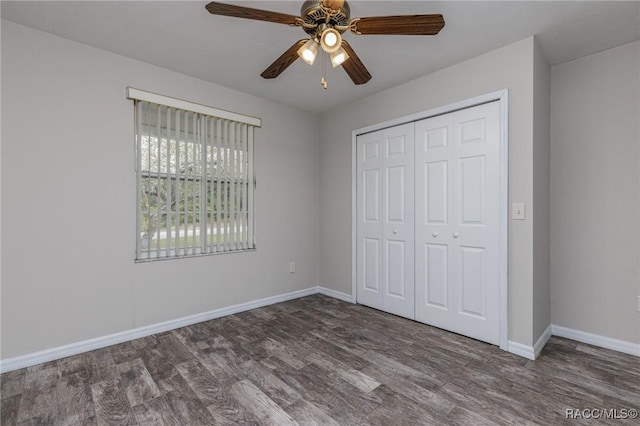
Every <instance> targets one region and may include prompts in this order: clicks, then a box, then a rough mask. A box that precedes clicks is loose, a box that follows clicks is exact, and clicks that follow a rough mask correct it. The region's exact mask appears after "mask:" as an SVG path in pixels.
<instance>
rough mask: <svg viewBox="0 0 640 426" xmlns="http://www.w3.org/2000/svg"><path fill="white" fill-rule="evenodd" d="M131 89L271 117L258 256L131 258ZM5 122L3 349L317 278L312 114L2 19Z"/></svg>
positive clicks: (261, 142)
mask: <svg viewBox="0 0 640 426" xmlns="http://www.w3.org/2000/svg"><path fill="white" fill-rule="evenodd" d="M127 86H133V87H137V88H140V89H144V90H149V91H153V92H157V93H162V94H166V95H169V96H174V97H178V98H183V99H188V100H191V101H194V102H199V103H203V104H207V105H211V106H214V107H217V108H222V109H226V110H231V111H237V112H241V113H245V114H248V115H253V116H257V117H261V118H262V120H263V127H262V128H261V129H258V130H257V131H256V173H257V179H258V187H257V194H256V196H257V198H256V220H257V223H256V231H257V244H258V250H257V251H256V252H250V253H237V254H227V255H218V256H205V257H199V258H190V259H179V260H169V261H160V262H152V263H143V264H134V262H133V258H134V252H135V216H136V208H135V175H134V155H133V153H134V151H133V106H132V102H131V101H129V100H127V99H125V88H126V87H127ZM2 124H3V126H2V305H1V308H2V353H1V357H2V359H6V358H9V357H14V356H18V355H22V354H26V353H30V352H34V351H38V350H42V349H46V348H51V347H55V346H60V345H64V344H68V343H72V342H78V341H82V340H85V339H89V338H93V337H100V336H104V335H107V334H110V333H114V332H118V331H123V330H128V329H131V328H135V327H139V326H143V325H148V324H153V323H157V322H160V321H166V320H171V319H175V318H179V317H182V316H186V315H191V314H196V313H200V312H205V311H208V310H212V309H215V308H220V307H224V306H230V305H234V304H237V303H241V302H246V301H250V300H255V299H259V298H263V297H267V296H272V295H278V294H282V293H286V292H290V291H294V290H298V289H303V288H308V287H311V286H317V285H318V244H317V241H318V227H317V226H316V225H315V224H317V223H318V220H319V219H318V182H319V165H318V156H319V152H318V145H319V140H318V136H317V135H318V131H319V118H318V117H317V116H315V115H312V114H309V113H304V112H301V111H298V110H295V109H292V108H289V107H285V106H282V105H279V104H275V103H272V102H268V101H265V100H263V99H259V98H256V97H253V96H249V95H246V94H243V93H239V92H237V91H233V90H229V89H226V88H223V87H220V86H216V85H213V84H209V83H205V82H203V81H200V80H196V79H194V78H190V77H186V76H184V75H181V74H177V73H173V72H170V71H167V70H164V69H161V68H158V67H154V66H151V65H148V64H145V63H142V62H138V61H135V60H131V59H128V58H125V57H122V56H117V55H114V54H111V53H108V52H105V51H102V50H98V49H95V48H91V47H88V46H85V45H82V44H78V43H74V42H71V41H67V40H64V39H61V38H58V37H55V36H52V35H48V34H46V33H42V32H38V31H35V30H32V29H28V28H26V27H23V26H20V25H17V24H14V23H12V22H8V21H2ZM292 200H293V201H294V202H292ZM289 261H295V262H296V263H297V272H296V273H295V274H289V271H288V264H289Z"/></svg>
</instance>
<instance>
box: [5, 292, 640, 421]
mask: <svg viewBox="0 0 640 426" xmlns="http://www.w3.org/2000/svg"><path fill="white" fill-rule="evenodd" d="M0 381H1V391H0V394H1V401H2V405H1V412H0V413H1V420H0V423H1V424H2V425H37V424H48V425H49V424H50V425H136V424H137V425H163V424H166V425H210V424H265V425H289V424H308V425H366V424H372V425H385V426H388V425H409V424H420V425H429V424H433V425H447V424H450V425H490V424H509V425H527V424H541V425H558V424H616V425H619V424H636V425H637V424H640V422H639V421H638V420H637V419H635V420H632V419H610V420H603V419H599V420H594V419H582V420H573V419H566V418H565V413H566V410H567V409H591V408H606V409H617V410H622V409H627V410H630V409H635V410H638V409H640V358H637V357H634V356H630V355H624V354H620V353H617V352H613V351H609V350H606V349H601V348H596V347H593V346H589V345H585V344H581V343H577V342H574V341H571V340H566V339H561V338H557V337H553V338H552V339H551V340H550V341H549V343H548V344H547V346H546V347H545V349H544V351H543V353H542V355H541V356H540V358H539V359H538V360H537V361H535V362H533V361H528V360H526V359H524V358H520V357H518V356H515V355H512V354H509V353H506V352H503V351H501V350H500V349H498V348H497V347H494V346H491V345H487V344H484V343H481V342H478V341H476V340H473V339H469V338H466V337H462V336H459V335H456V334H452V333H448V332H445V331H442V330H439V329H436V328H433V327H429V326H426V325H423V324H419V323H416V322H413V321H409V320H405V319H402V318H399V317H396V316H393V315H389V314H385V313H382V312H379V311H376V310H373V309H369V308H366V307H363V306H358V305H352V304H348V303H344V302H341V301H338V300H336V299H332V298H329V297H326V296H322V295H314V296H310V297H305V298H301V299H297V300H293V301H290V302H285V303H280V304H277V305H272V306H269V307H265V308H260V309H254V310H252V311H248V312H244V313H240V314H236V315H231V316H228V317H224V318H220V319H216V320H212V321H208V322H204V323H200V324H196V325H193V326H189V327H185V328H181V329H178V330H173V331H170V332H167V333H162V334H158V335H153V336H149V337H145V338H142V339H138V340H135V341H131V342H127V343H123V344H119V345H115V346H111V347H108V348H104V349H100V350H96V351H93V352H89V353H85V354H81V355H76V356H72V357H68V358H65V359H61V360H58V361H53V362H48V363H45V364H41V365H37V366H34V367H30V368H26V369H22V370H18V371H12V372H8V373H5V374H2V376H1V378H0ZM620 413H622V411H618V414H620Z"/></svg>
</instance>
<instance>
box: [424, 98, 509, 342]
mask: <svg viewBox="0 0 640 426" xmlns="http://www.w3.org/2000/svg"><path fill="white" fill-rule="evenodd" d="M499 142H500V137H499V104H498V102H492V103H488V104H485V105H480V106H476V107H473V108H469V109H464V110H460V111H457V112H454V113H450V114H446V115H442V116H437V117H433V118H429V119H426V120H422V121H418V122H416V123H415V145H416V146H415V161H416V163H415V164H416V170H415V172H416V173H415V176H416V181H415V182H416V183H415V204H416V227H415V235H416V252H415V253H416V262H415V265H416V268H415V279H416V284H415V290H416V292H415V295H416V312H415V314H416V316H415V318H416V320H418V321H421V322H425V323H428V324H431V325H434V326H436V327H441V328H444V329H447V330H450V331H454V332H456V333H460V334H463V335H466V336H469V337H473V338H476V339H479V340H483V341H485V342H489V343H493V344H499V343H500V336H499V333H500V323H499V284H498V282H499V276H498V273H499V217H500V216H499V183H500V182H499V166H500V144H499Z"/></svg>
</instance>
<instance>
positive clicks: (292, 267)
mask: <svg viewBox="0 0 640 426" xmlns="http://www.w3.org/2000/svg"><path fill="white" fill-rule="evenodd" d="M295 272H296V262H289V273H290V274H293V273H295Z"/></svg>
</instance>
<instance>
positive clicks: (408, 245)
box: [356, 123, 415, 319]
mask: <svg viewBox="0 0 640 426" xmlns="http://www.w3.org/2000/svg"><path fill="white" fill-rule="evenodd" d="M413 150H414V125H413V123H409V124H405V125H402V126H396V127H392V128H389V129H384V130H382V131H378V132H373V133H368V134H365V135H360V136H358V138H357V141H356V155H357V165H356V173H357V206H356V210H357V215H358V216H357V224H356V227H357V231H356V234H357V235H356V238H357V244H358V248H357V250H356V253H357V260H356V262H357V272H356V282H357V300H358V303H361V304H363V305H367V306H370V307H372V308H377V309H381V310H384V311H386V312H390V313H393V314H396V315H400V316H403V317H406V318H411V319H413V318H414V310H415V302H414V300H415V299H414V296H415V289H414V283H415V280H414V245H415V240H414V237H415V232H414V204H413V200H414V197H413V194H414V153H413Z"/></svg>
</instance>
